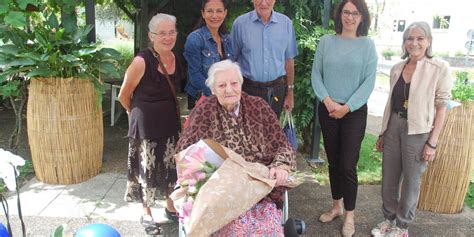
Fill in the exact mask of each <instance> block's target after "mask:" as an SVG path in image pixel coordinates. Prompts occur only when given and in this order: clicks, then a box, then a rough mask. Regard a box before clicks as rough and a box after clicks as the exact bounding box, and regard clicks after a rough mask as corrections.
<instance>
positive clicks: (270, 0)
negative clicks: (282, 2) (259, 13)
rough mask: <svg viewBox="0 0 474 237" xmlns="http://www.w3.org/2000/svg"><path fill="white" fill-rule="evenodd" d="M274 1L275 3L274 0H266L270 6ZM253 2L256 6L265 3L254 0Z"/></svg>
mask: <svg viewBox="0 0 474 237" xmlns="http://www.w3.org/2000/svg"><path fill="white" fill-rule="evenodd" d="M273 1H274V0H266V2H267V3H268V4H270V3H272V2H273ZM253 2H254V3H256V4H260V3H261V2H263V0H253Z"/></svg>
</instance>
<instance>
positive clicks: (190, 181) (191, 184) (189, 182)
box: [188, 178, 197, 186]
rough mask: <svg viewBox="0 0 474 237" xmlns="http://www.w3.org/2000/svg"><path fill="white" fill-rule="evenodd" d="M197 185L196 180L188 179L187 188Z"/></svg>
mask: <svg viewBox="0 0 474 237" xmlns="http://www.w3.org/2000/svg"><path fill="white" fill-rule="evenodd" d="M196 183H197V180H196V179H192V178H191V179H188V185H189V186H195V185H196Z"/></svg>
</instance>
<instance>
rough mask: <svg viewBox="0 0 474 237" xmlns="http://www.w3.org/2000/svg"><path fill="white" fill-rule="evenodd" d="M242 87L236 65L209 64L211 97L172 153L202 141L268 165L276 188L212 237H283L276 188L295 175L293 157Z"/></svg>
mask: <svg viewBox="0 0 474 237" xmlns="http://www.w3.org/2000/svg"><path fill="white" fill-rule="evenodd" d="M242 83H243V77H242V73H241V72H240V68H239V66H238V65H237V63H234V62H232V61H230V60H224V61H220V62H217V63H215V64H213V65H212V66H211V68H210V69H209V78H208V79H207V81H206V85H207V86H208V87H209V88H210V89H211V92H212V94H213V95H212V96H209V97H207V98H206V99H205V100H204V101H203V102H202V103H201V104H200V105H198V106H196V107H195V108H194V109H193V110H192V112H191V114H190V116H189V121H190V122H189V126H188V127H187V128H186V129H185V130H184V132H183V134H182V135H181V138H180V139H179V141H178V144H177V148H176V149H177V150H178V151H181V150H184V149H186V148H187V147H188V146H190V145H192V144H194V143H196V142H198V141H199V140H200V139H213V140H215V141H216V142H218V143H220V144H221V145H223V146H226V147H228V148H230V149H232V150H234V151H235V152H236V153H238V154H240V155H241V156H242V157H243V158H244V159H245V160H247V161H249V162H258V163H262V164H264V165H266V166H267V167H268V168H269V169H270V173H269V176H270V178H274V179H276V181H277V182H276V186H277V187H276V188H275V189H274V190H273V191H272V192H271V193H270V194H269V195H268V196H267V197H266V198H264V199H263V200H261V201H260V202H258V203H257V204H255V205H254V206H253V207H252V208H250V209H249V210H247V211H246V212H245V213H243V214H242V215H241V216H239V217H238V218H237V219H235V220H233V221H232V222H230V223H228V224H227V225H226V226H224V227H223V228H222V229H220V230H218V231H217V232H216V233H214V234H213V236H250V235H259V236H282V235H283V228H282V225H281V220H282V212H281V210H278V209H281V207H282V205H281V204H282V196H281V194H282V193H283V192H284V188H283V187H282V186H280V185H282V184H284V183H285V182H286V180H287V179H288V173H289V172H290V171H292V170H295V169H296V162H295V157H296V156H295V151H294V150H293V148H292V147H291V145H290V144H289V143H288V140H287V139H286V137H285V135H284V134H283V130H282V129H281V128H280V125H279V122H278V119H277V117H276V114H275V113H274V112H273V110H272V108H271V107H270V106H269V105H268V103H267V102H265V101H264V100H263V99H261V98H260V97H256V96H250V95H248V94H246V93H245V92H242Z"/></svg>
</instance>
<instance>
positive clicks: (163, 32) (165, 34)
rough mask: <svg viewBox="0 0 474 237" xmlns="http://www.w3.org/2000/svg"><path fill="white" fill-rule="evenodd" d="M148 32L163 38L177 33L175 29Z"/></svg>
mask: <svg viewBox="0 0 474 237" xmlns="http://www.w3.org/2000/svg"><path fill="white" fill-rule="evenodd" d="M150 33H152V34H154V35H156V36H158V37H160V38H165V37H166V36H171V37H174V36H176V35H177V34H178V32H177V31H175V30H172V31H168V32H166V31H160V32H158V33H155V32H152V31H150Z"/></svg>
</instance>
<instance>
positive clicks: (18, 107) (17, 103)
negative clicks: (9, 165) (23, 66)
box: [8, 79, 28, 154]
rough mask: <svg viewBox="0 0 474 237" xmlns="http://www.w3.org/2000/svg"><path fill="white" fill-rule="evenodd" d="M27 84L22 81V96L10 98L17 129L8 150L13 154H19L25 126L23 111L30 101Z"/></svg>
mask: <svg viewBox="0 0 474 237" xmlns="http://www.w3.org/2000/svg"><path fill="white" fill-rule="evenodd" d="M27 84H28V83H27V82H26V81H25V80H23V79H21V87H20V95H19V96H18V97H17V98H16V99H14V98H13V97H12V96H10V97H9V98H10V102H11V104H12V107H13V111H14V112H15V128H14V129H13V132H12V133H11V134H10V138H9V139H8V150H10V152H12V153H13V154H18V146H19V144H20V137H21V130H22V125H23V120H22V118H23V111H24V108H25V104H26V101H27V100H28V88H27Z"/></svg>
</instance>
